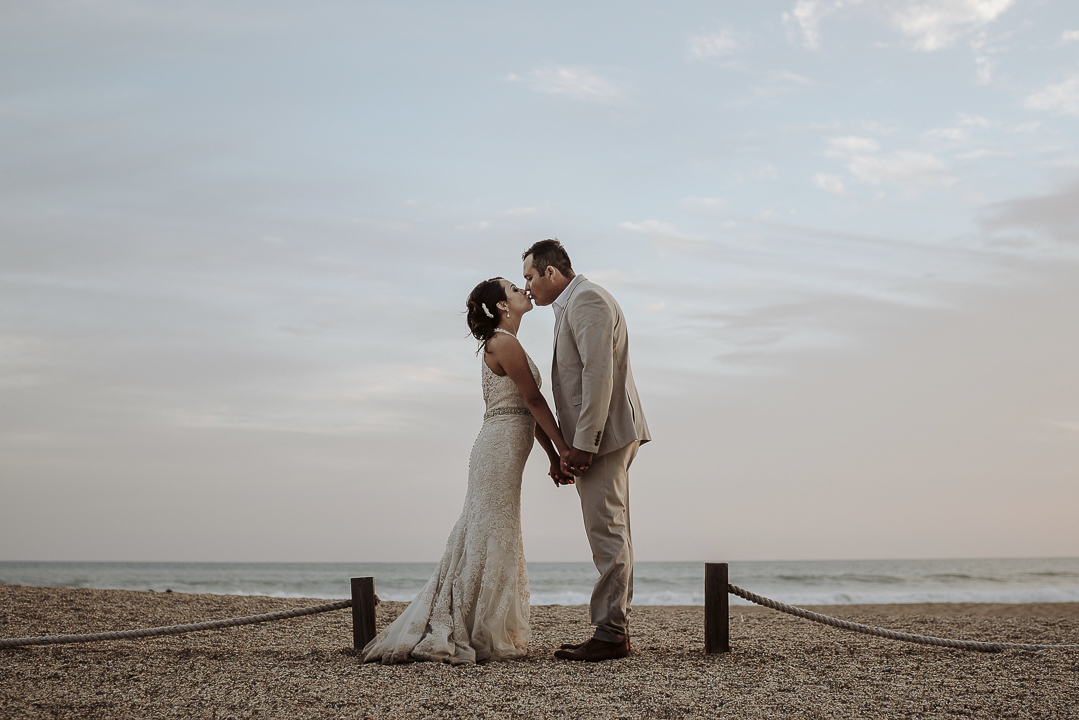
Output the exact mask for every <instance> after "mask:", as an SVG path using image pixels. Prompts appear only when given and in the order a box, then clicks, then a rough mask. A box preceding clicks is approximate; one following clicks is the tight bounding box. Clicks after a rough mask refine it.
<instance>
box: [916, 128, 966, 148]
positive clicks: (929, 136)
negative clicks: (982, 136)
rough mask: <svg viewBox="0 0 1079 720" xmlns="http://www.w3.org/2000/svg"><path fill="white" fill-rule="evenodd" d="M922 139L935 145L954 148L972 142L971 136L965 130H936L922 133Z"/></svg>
mask: <svg viewBox="0 0 1079 720" xmlns="http://www.w3.org/2000/svg"><path fill="white" fill-rule="evenodd" d="M922 139H923V140H928V141H929V142H931V143H934V144H935V145H944V146H954V145H964V144H966V143H968V142H970V135H969V134H967V131H966V130H964V129H963V128H934V129H933V130H927V131H926V132H924V133H922Z"/></svg>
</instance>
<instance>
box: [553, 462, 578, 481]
mask: <svg viewBox="0 0 1079 720" xmlns="http://www.w3.org/2000/svg"><path fill="white" fill-rule="evenodd" d="M547 474H548V475H550V476H551V479H552V480H554V486H555V487H561V486H562V485H572V484H573V482H574V480H573V476H572V475H567V474H566V473H564V472H562V468H561V465H560V461H555V462H552V463H551V471H550V472H549V473H547Z"/></svg>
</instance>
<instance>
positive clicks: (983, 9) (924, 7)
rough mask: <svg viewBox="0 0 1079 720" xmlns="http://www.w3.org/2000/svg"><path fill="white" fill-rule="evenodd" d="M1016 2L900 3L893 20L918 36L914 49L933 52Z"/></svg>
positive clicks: (909, 34)
mask: <svg viewBox="0 0 1079 720" xmlns="http://www.w3.org/2000/svg"><path fill="white" fill-rule="evenodd" d="M1014 4H1015V0H932V1H931V2H919V3H909V2H898V3H895V4H894V5H897V6H898V7H893V9H892V20H893V22H894V23H895V24H896V26H897V27H898V28H899V30H900V31H901V32H902V33H903V34H904V35H906V36H907V37H910V38H913V39H914V49H916V50H923V51H925V52H932V51H934V50H940V49H941V48H945V47H948V46H949V45H951V44H952V43H954V42H955V41H956V39H958V38H959V37H961V36H962V35H965V34H967V33H969V32H971V31H973V30H977V29H979V28H982V27H984V26H986V25H988V24H989V23H991V22H993V21H994V20H996V19H997V18H998V17H1000V16H1001V15H1002V14H1003V13H1004V12H1005V11H1006V10H1007V9H1008V8H1010V7H1011V6H1012V5H1014ZM980 72H981V70H980V69H979V73H980Z"/></svg>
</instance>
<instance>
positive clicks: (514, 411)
mask: <svg viewBox="0 0 1079 720" xmlns="http://www.w3.org/2000/svg"><path fill="white" fill-rule="evenodd" d="M531 414H532V411H531V410H529V409H528V408H495V409H494V410H488V411H487V412H485V413H484V414H483V419H484V420H486V419H488V418H493V417H494V416H495V415H531Z"/></svg>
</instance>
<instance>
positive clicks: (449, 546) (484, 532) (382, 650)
mask: <svg viewBox="0 0 1079 720" xmlns="http://www.w3.org/2000/svg"><path fill="white" fill-rule="evenodd" d="M531 309H532V300H531V299H529V297H528V294H527V293H526V292H525V290H524V289H522V288H519V287H517V286H516V285H514V284H513V283H511V282H510V281H508V280H505V279H504V278H492V279H490V280H484V281H483V282H481V283H480V284H479V285H477V286H476V287H475V289H474V290H472V293H471V294H470V295H469V296H468V301H467V318H466V319H467V321H468V328H469V330H471V331H472V335H473V336H475V337H476V339H477V340H479V341H480V342H481V343H482V345H481V349H482V350H483V355H482V362H481V367H480V373H481V376H482V386H483V399H484V402H485V403H486V405H487V412H485V413H484V415H483V427H482V428H480V434H479V436H478V437H477V438H476V443H475V445H473V447H472V456H471V458H470V459H469V461H468V491H467V493H466V494H465V506H464V510H462V511H461V517H460V519H459V520H458V521H457V525H456V526H454V528H453V532H452V533H450V538H449V540H448V541H447V542H446V551H445V553H444V554H443V555H442V561H441V562H440V563H439V565H438V569H437V570H435V573H434V575H432V576H431V579H430V580H428V581H427V584H426V585H425V586H424V588H423V590H421V591H420V594H419V595H417V596H416V599H415V600H413V601H412V603H411V604H410V605H409V606H408V607H407V608H406V609H405V611H404V612H403V613H401V615H400V616H399V617H398V618H397V619H396V620H395V621H394V622H393V624H392V625H390V626H389V627H388V628H386V629H384V630H383V631H382V632H380V633H379V634H378V635H377V636H376V637H375V639H374V640H372V641H371V642H370V643H368V644H367V646H366V647H365V648H364V649H363V659H364V661H365V662H370V661H375V660H380V661H382V662H383V663H384V664H392V663H401V662H411V661H414V660H436V661H442V662H449V663H453V664H455V665H457V664H465V663H476V662H485V661H489V660H509V659H513V658H520V657H524V655H525V653H526V652H527V651H528V641H529V639H530V638H531V636H532V630H531V629H530V628H529V626H528V619H529V607H528V572H527V570H526V568H525V558H524V548H523V546H522V543H521V473H522V472H523V471H524V466H525V460H527V459H528V454H529V452H531V450H532V438H533V436H534V437H535V438H536V440H537V441H539V444H540V446H541V447H542V448H543V449H544V450H545V451H546V452H547V456H548V458H549V459H550V461H551V470H550V476H551V478H552V479H553V480H554V481H555V484H556V485H568V484H571V483H572V482H573V478H572V477H571V476H568V475H564V474H563V473H562V472H561V469H560V460H561V456H562V455H564V454H566V453H568V452H569V448H568V447H567V445H566V442H565V440H563V438H562V433H561V432H559V431H558V425H557V423H556V422H555V419H554V415H553V414H552V413H551V409H550V408H549V407H548V406H547V401H546V400H544V398H543V395H541V394H540V391H539V385H540V375H539V371H538V370H537V369H536V365H535V364H534V363H533V362H532V358H530V357H528V355H527V353H525V351H524V348H522V347H521V344H520V343H519V342H518V341H517V329H518V327H520V324H521V318H522V316H523V315H524V314H525V313H526V312H528V311H529V310H531ZM552 441H553V444H552Z"/></svg>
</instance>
